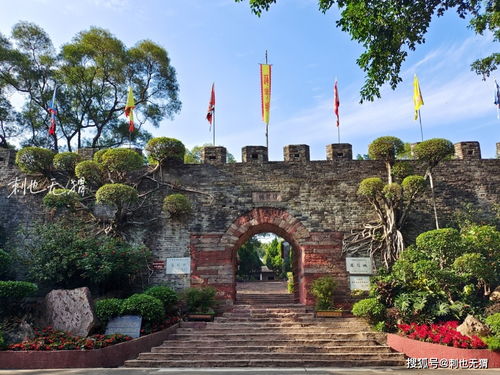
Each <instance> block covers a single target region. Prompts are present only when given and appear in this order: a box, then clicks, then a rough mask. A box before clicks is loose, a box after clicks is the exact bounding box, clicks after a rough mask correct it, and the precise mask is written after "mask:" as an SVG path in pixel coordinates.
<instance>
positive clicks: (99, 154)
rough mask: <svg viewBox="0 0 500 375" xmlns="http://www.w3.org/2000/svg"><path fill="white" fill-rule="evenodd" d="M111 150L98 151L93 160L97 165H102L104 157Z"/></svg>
mask: <svg viewBox="0 0 500 375" xmlns="http://www.w3.org/2000/svg"><path fill="white" fill-rule="evenodd" d="M108 150H111V149H110V148H103V149H101V150H99V151H96V152H95V153H94V156H93V159H94V161H95V162H96V163H98V164H101V163H102V157H103V155H104V154H105V153H106V152H107V151H108Z"/></svg>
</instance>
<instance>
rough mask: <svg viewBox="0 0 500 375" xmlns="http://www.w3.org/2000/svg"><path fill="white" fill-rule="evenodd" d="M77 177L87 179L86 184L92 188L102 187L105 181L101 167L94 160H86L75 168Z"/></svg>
mask: <svg viewBox="0 0 500 375" xmlns="http://www.w3.org/2000/svg"><path fill="white" fill-rule="evenodd" d="M101 151H102V150H101ZM98 152H99V151H98ZM94 156H95V155H94ZM75 175H76V177H78V178H83V179H85V183H86V184H90V185H92V186H101V185H102V183H103V181H104V177H103V175H102V170H101V167H100V166H99V164H98V163H97V162H95V161H93V160H85V161H82V162H80V163H78V164H77V165H76V166H75Z"/></svg>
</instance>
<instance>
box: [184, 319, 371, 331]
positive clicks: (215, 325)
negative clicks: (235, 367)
mask: <svg viewBox="0 0 500 375" xmlns="http://www.w3.org/2000/svg"><path fill="white" fill-rule="evenodd" d="M180 327H181V328H198V327H188V326H184V324H182V323H181V325H180ZM246 328H269V329H272V328H279V329H285V328H290V329H300V328H322V329H331V328H346V329H358V328H363V329H364V330H366V331H369V330H370V326H369V325H368V324H367V323H364V322H363V323H358V322H346V321H344V322H331V321H327V322H321V323H318V322H296V321H295V322H286V321H285V322H231V321H226V322H218V321H215V322H209V323H208V324H207V325H206V329H232V330H238V329H246Z"/></svg>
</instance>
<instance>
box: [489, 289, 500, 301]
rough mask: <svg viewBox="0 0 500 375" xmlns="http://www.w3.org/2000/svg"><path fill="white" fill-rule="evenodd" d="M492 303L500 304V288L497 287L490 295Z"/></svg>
mask: <svg viewBox="0 0 500 375" xmlns="http://www.w3.org/2000/svg"><path fill="white" fill-rule="evenodd" d="M490 301H492V302H500V286H497V287H496V288H495V290H494V291H493V292H491V293H490Z"/></svg>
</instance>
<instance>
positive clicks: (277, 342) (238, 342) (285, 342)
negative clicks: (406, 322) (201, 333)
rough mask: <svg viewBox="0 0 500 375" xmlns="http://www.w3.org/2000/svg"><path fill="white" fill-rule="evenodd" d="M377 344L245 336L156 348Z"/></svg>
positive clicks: (169, 343) (374, 343) (170, 343)
mask: <svg viewBox="0 0 500 375" xmlns="http://www.w3.org/2000/svg"><path fill="white" fill-rule="evenodd" d="M353 345H354V346H360V347H361V346H371V347H373V346H377V345H379V344H378V341H377V340H374V339H366V340H362V339H359V340H330V339H328V340H321V339H307V340H304V339H272V340H252V341H249V340H246V339H245V338H240V339H233V340H230V341H229V340H222V341H214V340H198V341H196V340H190V341H188V340H174V339H171V340H167V341H165V342H164V343H163V344H162V345H160V346H158V348H162V347H165V348H170V347H172V346H174V347H176V348H181V347H182V348H190V347H193V348H197V347H206V346H210V347H228V346H229V347H230V346H261V347H266V346H271V347H276V346H286V347H300V346H303V347H308V346H313V347H314V346H322V347H328V346H332V347H338V346H353Z"/></svg>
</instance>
